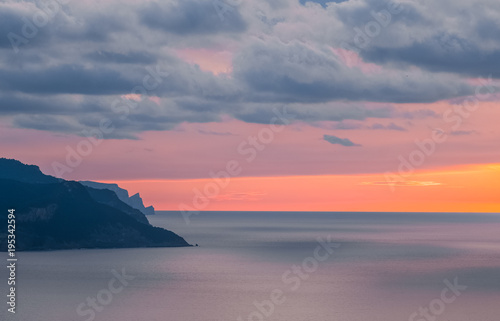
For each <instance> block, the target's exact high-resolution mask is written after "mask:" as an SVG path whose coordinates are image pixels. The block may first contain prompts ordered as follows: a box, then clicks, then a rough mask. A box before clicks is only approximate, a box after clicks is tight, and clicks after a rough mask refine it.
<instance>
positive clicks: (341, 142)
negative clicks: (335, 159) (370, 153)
mask: <svg viewBox="0 0 500 321" xmlns="http://www.w3.org/2000/svg"><path fill="white" fill-rule="evenodd" d="M323 139H324V140H326V141H327V142H329V143H330V144H334V145H335V144H336V145H342V146H345V147H353V146H361V145H359V144H355V143H353V142H352V141H350V140H349V139H347V138H339V137H336V136H332V135H323Z"/></svg>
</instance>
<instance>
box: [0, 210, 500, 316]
mask: <svg viewBox="0 0 500 321" xmlns="http://www.w3.org/2000/svg"><path fill="white" fill-rule="evenodd" d="M149 219H150V221H151V223H152V224H153V225H156V226H161V227H165V228H168V229H171V230H173V231H174V232H176V233H178V234H180V235H181V236H183V237H185V239H186V240H187V241H188V242H190V243H192V244H195V243H198V244H199V245H200V246H199V247H192V248H157V249H117V250H73V251H54V252H21V253H18V258H19V261H18V265H19V266H18V275H17V277H18V284H17V292H18V293H17V301H18V306H17V313H16V314H15V316H14V315H11V314H10V313H7V304H6V303H2V305H1V306H2V309H1V310H0V320H2V321H3V320H22V321H72V320H92V319H93V320H103V321H129V320H130V321H138V320H140V321H142V320H144V321H160V320H161V321H222V320H233V321H237V320H245V321H246V320H252V321H257V320H276V321H278V320H279V321H323V320H324V321H341V320H342V321H378V320H380V321H406V320H413V321H424V320H426V318H427V320H429V321H440V320H443V321H448V320H449V321H498V320H500V215H498V214H417V213H412V214H408V213H305V212H300V213H276V212H269V213H267V212H224V213H220V212H219V213H216V212H206V213H201V214H199V215H197V216H192V217H191V223H190V224H188V225H187V224H186V223H185V222H184V220H183V219H182V216H181V215H180V214H179V213H176V212H160V213H159V215H157V216H155V217H150V218H149ZM318 239H320V240H321V241H322V242H323V246H322V245H320V243H319V241H318ZM328 243H329V244H333V245H332V246H328V245H325V244H328ZM1 256H3V257H4V259H3V260H5V259H6V254H5V253H4V254H1ZM4 262H5V261H4ZM112 270H115V271H118V272H119V273H123V272H124V273H125V274H126V279H125V280H123V279H122V281H121V282H120V280H119V279H117V278H116V276H115V275H114V274H113V272H112ZM0 277H1V280H0V284H1V287H0V289H1V290H2V293H3V294H2V295H3V297H4V300H5V301H6V296H5V295H6V294H7V284H6V283H7V269H6V268H2V269H1V271H0ZM132 278H133V279H132ZM124 284H125V285H124ZM110 290H113V291H114V292H117V293H114V294H113V293H112V292H111V291H110ZM109 294H111V296H109ZM87 297H90V298H93V297H98V298H99V299H100V300H101V302H104V303H106V304H100V303H99V300H98V301H97V303H96V304H97V308H98V309H97V310H100V311H97V312H96V309H95V308H90V307H89V306H88V305H86V304H87V303H86V300H87ZM272 299H274V302H273V300H272ZM80 304H83V305H82V306H81V311H80V313H81V314H83V315H82V316H80V315H78V314H77V307H78V306H79V305H80ZM89 309H90V310H91V311H93V312H92V313H91V312H90V310H89ZM419 309H420V310H419ZM93 313H95V316H94V315H93ZM425 314H426V315H427V317H425V316H424V315H425ZM92 317H93V318H92ZM433 318H434V319H433Z"/></svg>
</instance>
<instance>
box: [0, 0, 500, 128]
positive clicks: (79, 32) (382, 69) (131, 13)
mask: <svg viewBox="0 0 500 321" xmlns="http://www.w3.org/2000/svg"><path fill="white" fill-rule="evenodd" d="M301 1H302V0H301ZM228 3H229V2H228ZM37 4H39V3H38V2H33V1H18V0H5V1H3V2H2V3H0V34H3V35H7V34H9V32H15V33H16V34H19V35H22V28H23V25H24V24H25V21H30V19H32V17H33V14H35V13H40V12H42V11H40V10H41V8H42V6H37ZM404 4H405V11H404V12H403V13H401V14H400V15H397V16H396V15H395V16H393V19H392V21H391V24H390V25H389V26H388V27H387V28H384V29H383V30H381V33H380V35H378V36H377V37H375V38H373V39H372V41H371V42H370V45H369V46H368V47H367V48H364V49H363V50H360V52H359V55H358V58H359V59H358V60H359V61H358V62H357V63H354V64H349V63H346V61H345V57H343V56H342V53H340V52H339V51H338V50H337V49H338V48H339V47H341V43H342V42H343V41H352V39H353V36H354V35H355V34H354V28H358V27H359V28H363V27H364V26H365V24H366V23H367V22H369V21H371V20H373V19H374V18H373V16H372V15H371V11H372V10H374V11H379V10H382V9H384V8H385V7H386V4H382V3H377V2H374V1H368V0H357V1H345V2H341V1H331V2H330V1H323V0H321V1H320V0H317V1H302V2H299V1H298V0H294V1H285V0H280V1H273V2H270V1H267V0H255V1H253V2H252V3H251V4H249V3H248V2H245V1H242V2H241V4H239V5H231V6H230V8H229V9H228V11H227V12H225V13H224V14H223V16H222V19H221V16H220V15H219V14H218V11H217V9H216V8H215V7H214V2H212V1H202V0H186V1H180V0H167V1H161V2H160V1H144V2H142V1H141V2H137V1H131V0H125V1H117V0H109V1H106V2H99V1H97V0H88V1H84V2H70V3H68V4H67V5H64V6H62V7H61V8H60V10H58V11H57V12H56V14H55V15H54V16H53V17H52V18H51V20H50V22H49V23H47V24H46V25H44V26H41V27H39V28H38V31H37V34H36V36H34V37H33V38H30V39H29V42H28V43H27V44H23V45H21V47H20V52H19V53H15V52H14V51H13V50H12V47H11V44H10V41H9V40H8V38H7V37H0V53H1V54H0V92H1V94H0V115H1V116H2V117H8V120H7V122H11V123H12V124H14V125H15V126H18V127H22V128H36V129H43V130H48V131H57V132H67V133H74V134H79V133H80V131H81V130H82V129H88V128H95V127H96V124H97V125H98V124H99V121H100V120H101V119H111V120H113V124H115V125H116V131H115V132H114V133H113V135H111V136H110V137H116V138H127V137H132V138H137V137H138V135H139V133H141V132H143V131H147V130H172V129H174V128H176V126H177V125H178V124H180V123H182V122H195V123H204V122H210V121H221V120H222V119H227V116H229V117H233V118H235V119H238V120H241V121H244V122H250V123H261V124H267V123H270V122H271V121H272V120H273V117H275V115H274V113H273V109H274V108H275V107H279V108H281V107H282V106H287V108H288V109H289V112H290V115H293V120H294V121H296V122H307V123H314V122H342V121H357V122H362V121H365V120H367V119H370V123H373V122H375V123H376V124H389V125H380V126H378V125H374V126H375V127H377V128H373V129H386V130H400V131H402V130H404V128H403V127H401V126H399V125H396V124H397V122H398V120H397V119H398V118H399V119H400V118H405V119H424V118H431V117H438V115H437V114H436V112H435V111H433V110H432V109H431V108H425V107H422V108H421V109H419V110H415V109H413V110H412V111H406V110H404V109H403V108H399V107H398V105H397V104H398V103H422V104H425V103H429V102H435V101H439V100H444V99H454V100H457V101H459V100H460V99H463V97H464V96H466V95H469V94H473V93H474V92H473V89H474V88H473V86H472V85H471V82H470V80H469V79H468V77H469V76H470V75H473V74H478V73H479V74H480V73H482V72H483V71H486V70H487V69H488V68H487V66H488V65H490V67H491V69H490V70H491V72H495V70H496V68H497V67H496V66H497V65H498V64H493V65H491V63H492V62H493V61H496V60H495V59H497V56H496V55H497V53H496V52H498V50H499V49H500V39H498V37H497V30H498V24H497V21H499V20H500V19H497V18H500V8H497V7H496V6H495V5H496V2H493V1H488V0H480V1H479V3H478V2H477V1H476V2H474V1H460V2H451V1H450V0H443V2H442V3H441V1H440V2H429V3H427V4H426V5H427V6H428V10H425V8H424V7H422V5H421V4H417V3H412V2H408V1H404ZM468 10H469V11H468ZM219 13H220V12H219ZM468 15H470V17H468ZM455 17H457V18H455ZM467 17H468V18H467ZM23 18H24V19H23ZM459 18H463V20H461V21H468V22H471V24H470V26H469V25H468V24H453V23H452V21H456V19H459ZM466 18H467V19H466ZM469 18H470V19H469ZM185 49H189V52H196V51H197V50H201V51H202V52H203V50H205V51H207V50H208V51H210V52H214V53H221V54H224V56H228V57H233V60H232V69H230V70H229V71H228V73H222V74H218V75H215V74H213V73H212V72H208V71H204V70H202V69H200V67H199V66H197V65H195V64H193V63H191V62H190V60H189V59H188V57H183V56H182V52H183V50H185ZM202 58H204V57H202ZM474 59H476V60H477V61H474ZM208 60H209V59H208ZM444 60H446V61H444ZM368 62H373V63H375V64H376V65H375V64H371V65H370V66H371V67H373V68H371V69H369V70H367V69H366V65H368V64H367V63H368ZM206 64H207V65H210V61H208V62H206ZM157 65H158V66H160V68H161V70H164V71H165V72H168V74H169V76H168V77H164V79H162V83H161V85H160V86H158V87H157V88H156V89H154V90H152V91H151V92H148V93H147V95H149V96H151V97H154V99H155V101H157V103H153V102H151V101H149V100H148V99H146V98H147V97H141V98H143V100H142V101H141V102H140V104H139V105H138V106H137V108H136V109H134V110H131V111H130V113H129V114H128V115H127V117H125V119H123V117H122V116H123V115H121V114H117V113H116V112H114V111H113V110H112V109H111V104H112V102H113V101H114V100H116V99H121V97H122V96H124V95H128V94H131V92H132V91H133V89H134V88H137V87H138V86H139V87H140V86H142V84H143V79H144V76H146V75H147V74H148V71H147V70H146V68H148V69H155V68H156V66H157ZM465 65H466V66H465ZM483 76H486V75H483ZM492 99H493V98H492ZM373 102H377V104H373ZM373 119H375V121H372V120H373ZM48 124H52V125H53V128H54V129H53V130H51V126H49V125H48ZM331 126H332V127H331V128H332V129H334V128H337V129H353V130H356V129H359V130H366V129H368V128H367V125H363V126H360V127H359V128H355V127H356V126H354V127H353V125H348V124H347V123H346V124H344V123H338V124H337V125H334V124H332V125H331ZM334 126H336V127H334ZM381 126H382V127H384V128H382V127H381ZM348 127H349V128H348Z"/></svg>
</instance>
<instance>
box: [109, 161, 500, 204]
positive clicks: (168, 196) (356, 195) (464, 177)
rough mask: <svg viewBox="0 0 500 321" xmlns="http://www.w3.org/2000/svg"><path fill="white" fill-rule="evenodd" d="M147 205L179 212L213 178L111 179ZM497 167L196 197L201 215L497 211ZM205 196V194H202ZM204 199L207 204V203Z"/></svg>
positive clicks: (267, 185) (234, 186)
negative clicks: (395, 182) (393, 181)
mask: <svg viewBox="0 0 500 321" xmlns="http://www.w3.org/2000/svg"><path fill="white" fill-rule="evenodd" d="M115 183H118V185H120V186H121V187H123V188H126V189H128V190H129V192H130V193H136V192H140V193H141V196H142V197H143V199H144V201H145V203H146V205H150V204H153V205H154V206H155V208H156V209H157V210H179V205H180V204H184V205H185V206H187V207H191V208H196V206H194V205H193V199H194V196H195V190H198V191H200V192H202V193H203V190H204V189H205V188H206V187H207V186H211V187H212V188H213V186H214V184H212V183H214V180H213V179H189V180H134V181H115ZM499 190H500V164H484V165H467V166H454V167H448V168H442V169H435V170H428V171H420V172H415V173H414V174H413V175H411V176H408V177H405V180H404V182H402V183H400V184H398V186H395V188H394V190H392V189H391V188H390V186H389V185H388V184H387V182H386V178H385V176H384V174H369V175H323V176H287V177H233V178H231V179H230V181H229V184H228V185H227V186H226V187H225V188H223V189H220V191H219V193H217V194H215V195H213V196H211V197H209V198H208V199H207V198H204V197H199V198H198V202H199V204H201V205H202V207H199V209H200V210H202V211H203V210H205V211H368V212H493V213H497V212H498V213H500V199H499V198H498V191H499ZM205 195H206V194H205ZM207 200H208V201H207Z"/></svg>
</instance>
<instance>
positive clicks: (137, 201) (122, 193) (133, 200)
mask: <svg viewBox="0 0 500 321" xmlns="http://www.w3.org/2000/svg"><path fill="white" fill-rule="evenodd" d="M80 183H81V184H83V185H85V186H88V187H92V188H95V189H108V190H111V191H113V192H115V193H116V196H118V198H119V199H120V200H121V201H122V202H124V203H126V204H128V205H129V206H131V207H133V208H135V209H138V210H139V211H141V212H142V213H143V214H144V215H155V208H154V207H153V206H148V207H145V206H144V203H143V201H142V198H141V196H140V195H139V193H136V194H134V195H132V196H130V197H129V196H128V195H129V194H128V191H127V190H126V189H123V188H121V187H120V186H118V185H117V184H106V183H98V182H92V181H80Z"/></svg>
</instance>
